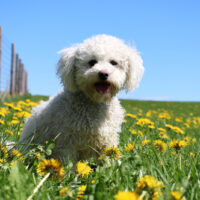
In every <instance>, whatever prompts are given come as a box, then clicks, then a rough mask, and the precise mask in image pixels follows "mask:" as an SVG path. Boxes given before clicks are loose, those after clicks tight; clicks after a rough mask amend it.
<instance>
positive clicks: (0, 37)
mask: <svg viewBox="0 0 200 200" xmlns="http://www.w3.org/2000/svg"><path fill="white" fill-rule="evenodd" d="M1 55H2V28H1V26H0V91H1Z"/></svg>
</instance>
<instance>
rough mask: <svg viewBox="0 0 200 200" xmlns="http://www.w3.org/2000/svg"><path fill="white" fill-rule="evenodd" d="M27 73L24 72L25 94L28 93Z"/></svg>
mask: <svg viewBox="0 0 200 200" xmlns="http://www.w3.org/2000/svg"><path fill="white" fill-rule="evenodd" d="M27 84H28V73H27V71H25V93H28V85H27Z"/></svg>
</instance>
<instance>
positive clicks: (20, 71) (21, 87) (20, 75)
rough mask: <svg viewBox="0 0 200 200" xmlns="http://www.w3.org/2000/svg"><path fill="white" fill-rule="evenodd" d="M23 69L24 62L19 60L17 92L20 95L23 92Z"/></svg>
mask: <svg viewBox="0 0 200 200" xmlns="http://www.w3.org/2000/svg"><path fill="white" fill-rule="evenodd" d="M23 69H24V64H23V63H22V62H21V63H20V65H19V94H20V95H21V94H22V93H23V85H22V83H23Z"/></svg>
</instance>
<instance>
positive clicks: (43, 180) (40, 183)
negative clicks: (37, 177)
mask: <svg viewBox="0 0 200 200" xmlns="http://www.w3.org/2000/svg"><path fill="white" fill-rule="evenodd" d="M49 175H50V172H49V173H48V174H46V176H45V177H44V178H43V179H42V180H41V181H40V182H39V184H38V185H37V186H36V187H35V189H34V190H33V193H32V194H31V195H30V196H29V197H28V198H27V200H31V199H32V198H33V196H34V195H35V193H36V192H37V191H38V190H39V188H40V187H41V186H42V185H43V183H44V182H45V181H46V180H47V179H48V177H49Z"/></svg>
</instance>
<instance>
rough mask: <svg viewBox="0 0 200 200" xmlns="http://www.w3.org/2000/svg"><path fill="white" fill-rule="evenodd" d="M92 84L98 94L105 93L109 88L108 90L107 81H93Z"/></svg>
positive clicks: (108, 84)
mask: <svg viewBox="0 0 200 200" xmlns="http://www.w3.org/2000/svg"><path fill="white" fill-rule="evenodd" d="M94 86H95V88H96V90H97V92H99V93H100V94H105V93H107V92H109V90H110V83H109V82H97V83H95V85H94Z"/></svg>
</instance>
